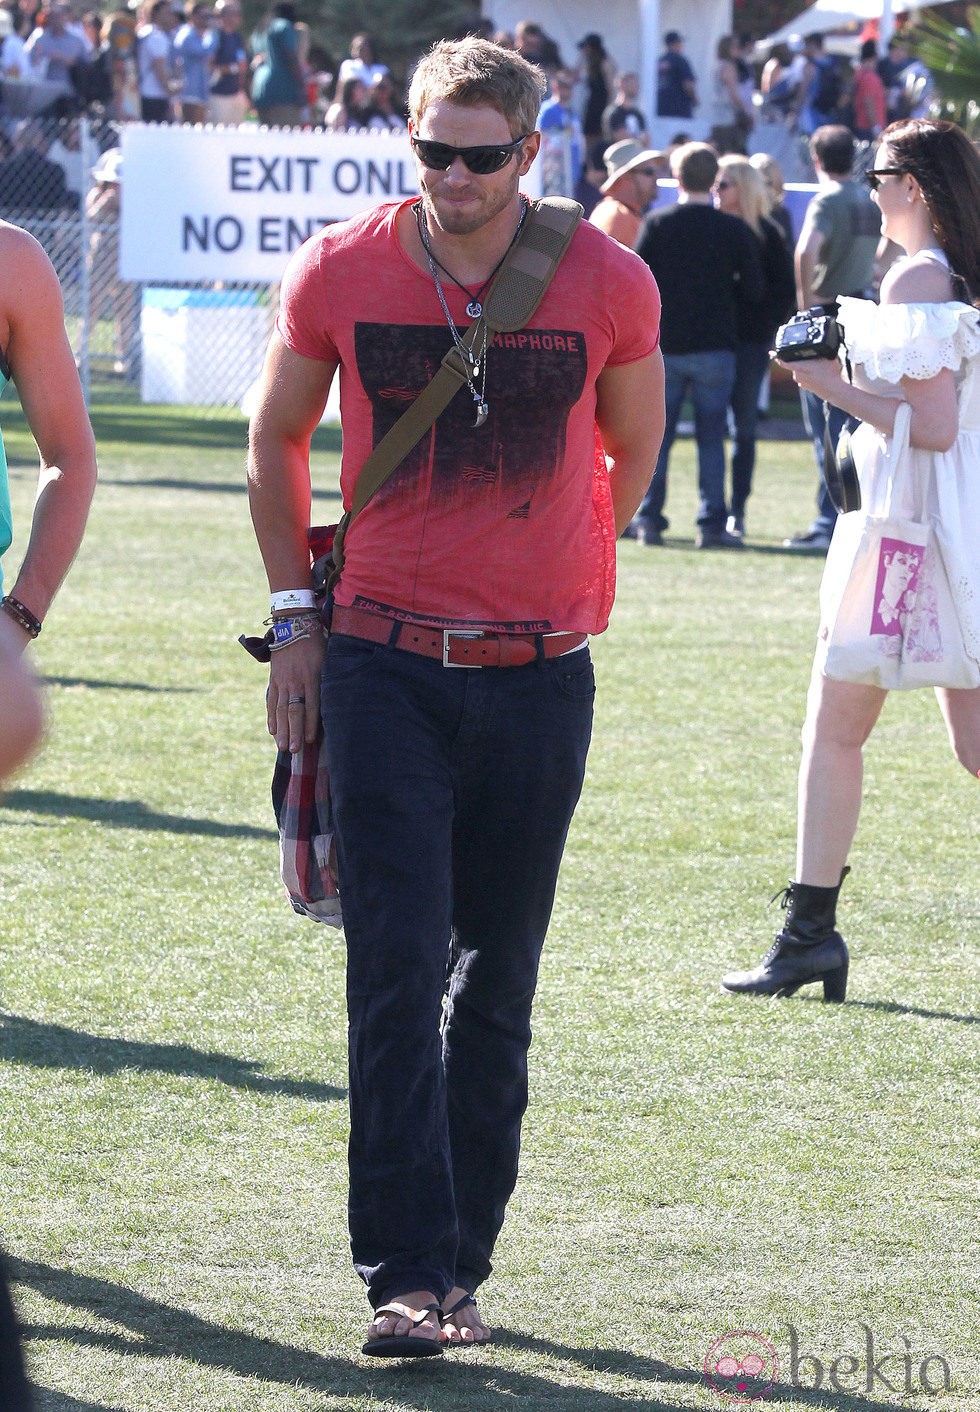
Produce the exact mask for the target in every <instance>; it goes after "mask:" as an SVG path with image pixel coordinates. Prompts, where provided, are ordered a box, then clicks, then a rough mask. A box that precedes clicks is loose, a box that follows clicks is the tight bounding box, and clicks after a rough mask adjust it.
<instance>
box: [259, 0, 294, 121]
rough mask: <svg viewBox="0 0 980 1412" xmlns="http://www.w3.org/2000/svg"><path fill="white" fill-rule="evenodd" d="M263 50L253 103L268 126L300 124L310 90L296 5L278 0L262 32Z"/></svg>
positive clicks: (260, 117)
mask: <svg viewBox="0 0 980 1412" xmlns="http://www.w3.org/2000/svg"><path fill="white" fill-rule="evenodd" d="M261 42H262V52H261V54H259V55H258V56H257V57H258V66H257V67H256V70H255V73H254V75H253V77H252V104H253V106H254V108H255V111H256V112H257V113H258V115H259V122H260V123H265V124H266V126H267V127H298V126H299V124H300V123H301V122H302V121H303V108H304V105H305V103H306V93H305V90H304V87H303V73H302V68H301V65H300V61H299V33H298V31H297V28H296V7H295V6H294V5H293V4H292V3H291V0H275V4H274V5H273V7H272V20H271V22H270V24H269V28H268V29H267V30H266V31H265V34H264V35H263V36H262V41H261Z"/></svg>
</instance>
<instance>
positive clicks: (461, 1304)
mask: <svg viewBox="0 0 980 1412" xmlns="http://www.w3.org/2000/svg"><path fill="white" fill-rule="evenodd" d="M471 1304H474V1305H475V1304H476V1298H475V1296H474V1295H472V1294H464V1295H463V1296H462V1297H461V1298H460V1299H457V1301H456V1303H455V1304H454V1305H453V1307H452V1308H451V1309H440V1310H439V1318H440V1319H441V1321H442V1322H443V1323H445V1322H446V1320H447V1319H451V1318H452V1317H453V1315H454V1314H458V1313H459V1312H460V1310H461V1309H468V1308H469V1306H470V1305H471Z"/></svg>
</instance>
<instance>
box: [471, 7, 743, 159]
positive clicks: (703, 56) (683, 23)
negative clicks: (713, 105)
mask: <svg viewBox="0 0 980 1412" xmlns="http://www.w3.org/2000/svg"><path fill="white" fill-rule="evenodd" d="M482 13H483V14H484V15H486V16H487V17H488V18H489V19H490V20H492V22H493V24H494V25H495V27H496V28H497V29H507V30H511V31H513V29H514V26H515V25H516V24H517V22H518V21H519V20H527V19H533V20H535V21H537V23H538V24H540V25H541V27H542V29H544V30H545V31H546V32H547V33H548V34H549V35H551V37H552V39H554V40H555V41H556V42H557V44H558V48H559V49H560V50H561V56H562V59H563V60H564V62H565V63H566V64H568V65H570V66H574V65H575V64H577V63H578V61H579V57H580V56H579V52H578V47H577V46H578V42H579V40H580V39H582V38H583V36H584V35H586V34H589V33H597V34H600V35H601V36H602V41H603V43H604V44H605V46H606V49H607V51H608V53H609V56H610V58H611V59H612V62H613V65H614V67H615V68H616V69H617V70H622V69H627V70H633V71H635V72H636V73H638V74H639V75H640V99H641V101H640V107H641V108H643V110H644V112H645V113H646V114H647V116H648V119H649V124H650V135H651V138H652V140H653V142H654V145H655V146H658V145H661V144H662V143H666V142H667V141H668V140H669V138H670V137H671V136H672V135H673V134H674V132H675V131H676V130H677V128H678V127H679V126H683V127H685V128H686V129H687V130H688V131H689V132H690V133H691V135H692V136H693V137H703V136H705V135H706V133H707V129H708V119H707V116H706V114H707V110H708V106H709V102H708V100H709V98H710V91H711V71H712V69H713V67H714V64H715V62H716V61H715V51H716V49H717V45H718V41H719V39H720V38H721V37H722V35H725V34H731V32H732V0H604V3H603V4H602V5H601V7H600V6H597V5H596V3H595V0H533V3H530V4H529V3H528V0H482ZM671 29H676V30H678V31H679V32H680V33H681V34H682V35H683V36H684V53H685V55H686V57H687V58H688V59H689V60H690V63H691V66H692V67H693V69H694V73H695V76H696V78H697V83H698V93H699V96H700V99H701V106H700V108H699V109H698V113H699V114H704V115H705V116H704V117H696V118H694V119H692V121H691V122H689V123H681V122H679V121H678V119H677V118H661V119H657V118H656V116H655V114H656V111H657V103H656V98H657V94H656V69H657V60H658V59H659V57H660V55H661V53H662V52H663V47H664V46H663V37H664V34H665V33H666V32H667V31H668V30H671ZM661 127H663V132H662V133H661V132H660V128H661ZM668 129H669V132H668V131H667V130H668Z"/></svg>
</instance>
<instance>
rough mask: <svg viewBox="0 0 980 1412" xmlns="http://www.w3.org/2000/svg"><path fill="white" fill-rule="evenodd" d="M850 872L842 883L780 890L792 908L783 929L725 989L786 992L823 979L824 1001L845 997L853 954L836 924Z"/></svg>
mask: <svg viewBox="0 0 980 1412" xmlns="http://www.w3.org/2000/svg"><path fill="white" fill-rule="evenodd" d="M850 871H851V870H850V868H845V869H844V871H843V872H842V873H841V875H840V882H839V883H838V884H837V886H836V887H813V886H811V884H809V883H798V882H791V883H790V885H789V887H787V888H785V889H784V890H783V892H782V893H781V894H780V893H777V894H776V896H777V897H780V898H781V904H782V906H783V908H784V909H785V912H786V920H785V922H784V923H783V927H782V930H781V931H779V932H777V934H776V939H775V941H774V942H773V944H772V946H771V947H770V948H769V950H768V951H767V952H766V954H765V956H764V957H763V958H762V961H761V962H760V963H759V965H758V966H756V967H755V969H754V970H752V971H730V972H729V973H728V975H727V976H724V977H723V978H722V982H721V984H722V989H723V990H727V991H730V992H731V993H732V994H733V995H770V996H785V995H795V994H796V992H797V991H798V990H799V988H800V986H802V985H810V984H812V983H813V982H815V981H822V982H823V998H824V1000H836V1001H841V1000H843V999H844V997H845V995H846V994H847V968H848V962H849V957H848V953H847V947H846V946H845V945H844V938H843V937H842V936H841V934H840V932H839V931H837V930H836V929H835V923H836V920H837V895H838V893H839V892H840V890H841V883H843V881H844V879H845V878H846V877H847V875H848V873H849V872H850ZM772 900H773V901H774V902H775V900H776V898H775V897H774V898H773V899H772Z"/></svg>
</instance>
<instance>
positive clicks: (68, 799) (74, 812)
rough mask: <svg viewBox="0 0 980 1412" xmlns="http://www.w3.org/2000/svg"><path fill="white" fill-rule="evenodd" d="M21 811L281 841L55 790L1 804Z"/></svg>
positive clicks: (136, 803) (131, 803)
mask: <svg viewBox="0 0 980 1412" xmlns="http://www.w3.org/2000/svg"><path fill="white" fill-rule="evenodd" d="M3 809H18V810H22V811H23V812H24V813H31V814H46V815H49V816H51V817H53V818H56V819H87V820H88V822H89V823H93V824H105V825H107V826H108V827H109V828H115V829H159V830H162V831H163V832H165V833H177V834H186V833H192V834H204V835H205V836H208V837H212V838H265V839H278V837H279V835H278V834H277V833H276V831H275V829H264V828H259V827H258V826H257V825H255V824H222V823H219V822H218V820H217V819H193V818H190V819H189V818H186V817H185V816H184V815H181V814H162V813H159V812H158V811H157V810H156V809H148V808H147V807H146V805H145V804H143V803H142V802H141V801H140V800H139V799H93V798H90V797H88V796H86V795H77V794H61V793H59V792H58V791H57V790H53V789H44V790H42V789H12V790H11V791H10V793H9V794H6V795H5V796H4V798H3V799H2V800H0V811H2V810H3Z"/></svg>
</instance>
